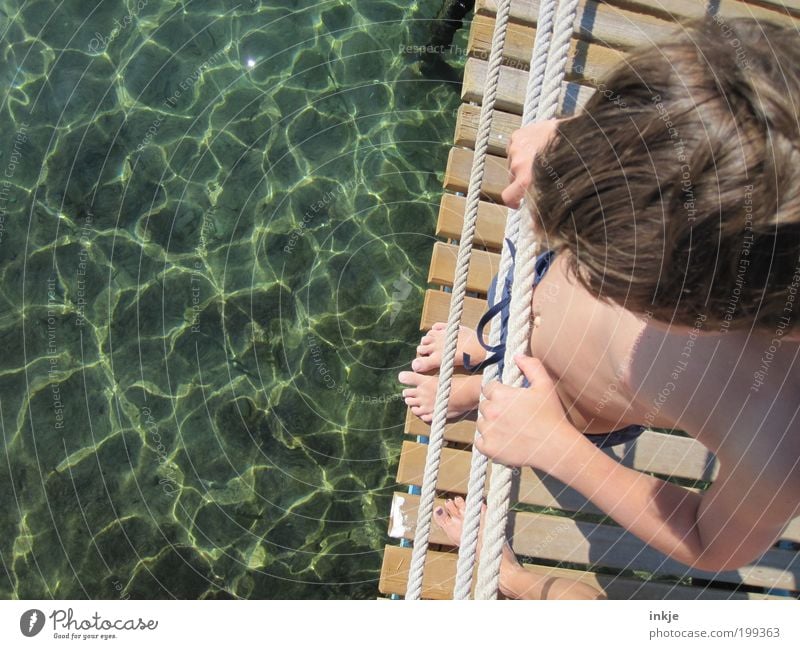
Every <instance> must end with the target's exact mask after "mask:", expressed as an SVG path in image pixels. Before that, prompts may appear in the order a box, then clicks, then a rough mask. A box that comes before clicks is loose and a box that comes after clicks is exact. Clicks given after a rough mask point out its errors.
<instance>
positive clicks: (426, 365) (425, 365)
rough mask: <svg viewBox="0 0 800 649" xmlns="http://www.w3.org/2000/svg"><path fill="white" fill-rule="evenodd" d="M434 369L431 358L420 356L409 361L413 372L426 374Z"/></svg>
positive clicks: (434, 365)
mask: <svg viewBox="0 0 800 649" xmlns="http://www.w3.org/2000/svg"><path fill="white" fill-rule="evenodd" d="M434 367H436V364H435V362H434V361H433V356H422V357H420V358H415V359H414V360H413V361H411V369H412V370H414V371H415V372H427V371H428V370H431V369H433V368H434Z"/></svg>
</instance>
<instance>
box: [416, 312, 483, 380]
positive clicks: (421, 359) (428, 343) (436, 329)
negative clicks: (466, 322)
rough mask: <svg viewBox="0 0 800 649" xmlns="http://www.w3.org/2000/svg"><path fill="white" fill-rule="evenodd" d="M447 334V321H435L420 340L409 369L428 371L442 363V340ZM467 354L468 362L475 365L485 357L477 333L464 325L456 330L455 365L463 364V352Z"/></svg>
mask: <svg viewBox="0 0 800 649" xmlns="http://www.w3.org/2000/svg"><path fill="white" fill-rule="evenodd" d="M446 334H447V323H446V322H437V323H436V324H435V325H433V326H432V327H431V329H430V331H428V333H426V334H425V335H424V336H423V337H422V340H421V341H420V344H419V347H417V357H416V358H415V359H414V361H413V362H412V363H411V369H412V370H414V371H415V372H430V371H431V370H435V369H438V368H439V367H440V366H441V364H442V351H443V350H444V340H445V336H446ZM465 352H466V353H467V354H469V357H470V363H472V364H473V365H477V364H478V363H480V362H481V361H482V360H484V359H485V358H486V350H485V349H484V348H483V347H481V344H480V343H479V342H478V335H477V334H476V333H475V330H474V329H470V328H469V327H464V326H463V325H462V326H461V327H460V328H459V330H458V343H456V358H455V364H456V365H457V366H463V365H464V353H465Z"/></svg>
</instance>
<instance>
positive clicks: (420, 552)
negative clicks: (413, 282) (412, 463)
mask: <svg viewBox="0 0 800 649" xmlns="http://www.w3.org/2000/svg"><path fill="white" fill-rule="evenodd" d="M510 10H511V0H501V1H500V2H499V5H498V9H497V18H496V25H497V26H496V28H495V32H494V36H493V38H492V49H491V54H490V55H489V70H488V72H487V76H486V94H485V95H484V99H483V106H482V107H481V114H480V120H479V122H478V133H477V136H476V138H475V154H474V156H473V159H472V171H471V173H470V179H469V189H468V190H467V205H466V209H465V212H464V225H463V226H462V230H461V240H460V243H459V247H458V256H457V258H456V268H455V275H454V281H453V290H452V293H451V297H450V313H449V315H448V318H447V330H446V334H445V344H444V349H443V350H442V364H441V367H440V369H439V383H438V386H437V391H436V403H435V404H434V409H433V420H432V422H431V434H430V437H429V438H428V450H427V454H426V456H425V471H424V473H423V478H422V489H421V492H420V498H419V508H418V511H417V528H416V531H415V532H414V548H413V550H412V553H411V565H410V566H409V570H408V583H407V585H406V599H419V598H420V596H421V594H422V576H423V571H424V567H425V556H426V554H427V551H428V544H429V540H430V531H431V517H432V516H433V504H434V500H435V498H436V478H437V476H438V473H439V464H440V462H441V456H442V446H443V444H444V427H445V424H446V421H447V402H448V401H449V399H450V388H451V385H452V378H453V366H454V363H455V356H456V344H457V342H458V328H459V325H460V323H461V314H462V312H463V310H464V297H465V296H466V290H467V272H468V271H469V258H470V253H471V252H472V241H473V238H474V236H475V225H476V223H477V221H478V206H479V205H480V192H481V185H482V184H483V176H484V171H485V169H486V152H487V151H488V149H489V132H490V129H491V125H492V124H491V122H492V111H493V110H494V104H495V99H496V97H497V86H498V82H499V80H500V68H501V65H502V62H503V46H504V45H505V39H506V26H507V24H508V17H509V13H510Z"/></svg>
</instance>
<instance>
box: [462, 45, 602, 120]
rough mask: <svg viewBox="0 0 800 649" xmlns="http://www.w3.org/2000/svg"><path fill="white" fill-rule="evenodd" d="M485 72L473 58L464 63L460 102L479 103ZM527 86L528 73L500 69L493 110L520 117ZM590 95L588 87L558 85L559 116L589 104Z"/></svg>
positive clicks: (571, 83) (568, 83) (481, 64)
mask: <svg viewBox="0 0 800 649" xmlns="http://www.w3.org/2000/svg"><path fill="white" fill-rule="evenodd" d="M487 68H488V63H487V62H486V61H481V60H480V59H476V58H469V59H467V63H466V65H465V66H464V83H463V84H462V87H461V100H462V101H464V102H473V103H476V104H481V103H482V102H483V88H484V85H485V82H486V70H487ZM527 83H528V73H527V72H526V71H525V70H516V69H514V68H509V67H508V66H503V67H502V69H501V70H500V79H499V81H498V86H497V99H496V101H495V108H497V110H502V111H505V112H508V113H514V114H516V115H522V105H523V103H524V101H525V88H526V86H527ZM593 92H594V90H593V89H592V88H591V87H590V86H582V85H579V84H577V83H574V82H571V81H568V82H565V83H563V84H561V95H560V96H559V100H558V107H559V113H561V114H564V115H571V114H572V113H574V112H575V111H576V110H577V109H578V108H580V107H582V106H583V105H584V104H585V103H586V102H587V101H588V100H589V97H591V96H592V93H593Z"/></svg>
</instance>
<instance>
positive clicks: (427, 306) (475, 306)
mask: <svg viewBox="0 0 800 649" xmlns="http://www.w3.org/2000/svg"><path fill="white" fill-rule="evenodd" d="M487 308H488V307H487V305H486V300H482V299H480V298H476V297H470V296H467V297H465V298H464V312H463V313H462V314H461V324H463V325H465V326H467V327H472V328H473V329H474V328H475V327H477V326H478V321H479V320H480V319H481V316H482V315H483V314H484V313H485V312H486V309H487ZM449 313H450V293H445V292H444V291H438V290H435V289H428V290H426V291H425V299H424V301H423V303H422V319H421V321H420V330H423V331H427V330H428V329H430V328H431V327H432V326H433V325H434V324H435V323H437V322H447V318H448V314H449Z"/></svg>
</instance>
